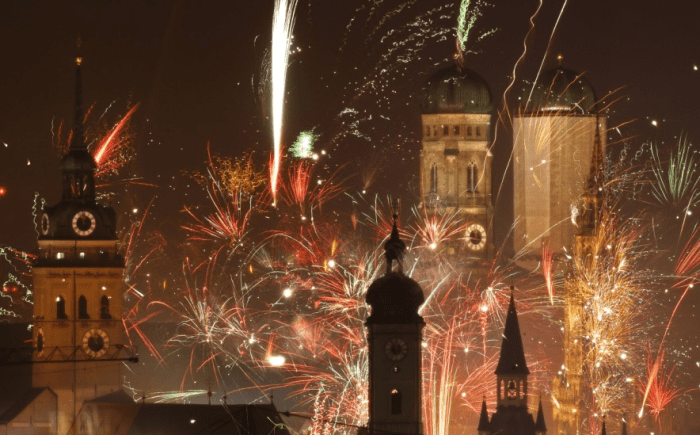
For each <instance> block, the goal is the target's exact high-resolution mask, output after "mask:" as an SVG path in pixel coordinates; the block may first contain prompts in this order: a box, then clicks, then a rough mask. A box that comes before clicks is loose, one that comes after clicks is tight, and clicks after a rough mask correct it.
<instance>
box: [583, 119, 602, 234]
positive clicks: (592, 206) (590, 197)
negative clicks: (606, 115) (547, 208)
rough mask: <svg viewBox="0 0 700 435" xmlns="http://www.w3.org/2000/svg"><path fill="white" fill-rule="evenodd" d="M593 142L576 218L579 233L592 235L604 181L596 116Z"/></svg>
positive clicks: (598, 122)
mask: <svg viewBox="0 0 700 435" xmlns="http://www.w3.org/2000/svg"><path fill="white" fill-rule="evenodd" d="M595 122H596V125H595V140H594V142H593V152H592V153H591V168H590V171H589V172H588V180H586V185H585V188H584V192H583V202H584V204H583V209H582V210H581V213H580V215H579V218H578V226H579V233H580V234H584V235H586V234H587V235H592V234H593V233H594V232H595V229H596V227H597V222H598V210H599V207H600V205H601V203H602V191H603V189H602V184H603V182H604V180H605V173H604V171H605V149H604V148H603V145H602V144H603V142H602V140H601V138H600V121H599V118H598V116H596V121H595Z"/></svg>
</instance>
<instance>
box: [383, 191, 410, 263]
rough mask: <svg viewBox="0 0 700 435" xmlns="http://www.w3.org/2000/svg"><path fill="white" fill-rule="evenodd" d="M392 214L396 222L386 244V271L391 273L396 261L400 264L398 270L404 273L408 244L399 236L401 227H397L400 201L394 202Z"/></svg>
mask: <svg viewBox="0 0 700 435" xmlns="http://www.w3.org/2000/svg"><path fill="white" fill-rule="evenodd" d="M392 209H393V210H392V215H391V217H392V218H393V220H394V224H393V226H392V228H391V236H390V237H389V240H387V241H386V243H385V244H384V257H385V258H386V273H390V272H391V269H392V263H393V262H394V261H396V262H397V264H398V272H399V273H403V253H404V251H405V250H406V244H405V243H404V241H403V240H401V237H399V229H398V227H397V222H398V220H399V202H398V200H397V201H394V202H393V203H392Z"/></svg>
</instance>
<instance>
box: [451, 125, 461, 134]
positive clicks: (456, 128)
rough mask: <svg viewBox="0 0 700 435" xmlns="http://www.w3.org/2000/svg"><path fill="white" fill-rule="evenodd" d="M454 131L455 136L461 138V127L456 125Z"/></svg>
mask: <svg viewBox="0 0 700 435" xmlns="http://www.w3.org/2000/svg"><path fill="white" fill-rule="evenodd" d="M452 131H453V133H454V135H455V136H459V125H455V126H454V128H453V129H452Z"/></svg>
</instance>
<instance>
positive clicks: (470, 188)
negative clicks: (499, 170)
mask: <svg viewBox="0 0 700 435" xmlns="http://www.w3.org/2000/svg"><path fill="white" fill-rule="evenodd" d="M478 182H479V174H478V173H477V169H476V162H473V161H472V162H471V163H469V166H467V192H469V193H473V192H476V185H477V183H478Z"/></svg>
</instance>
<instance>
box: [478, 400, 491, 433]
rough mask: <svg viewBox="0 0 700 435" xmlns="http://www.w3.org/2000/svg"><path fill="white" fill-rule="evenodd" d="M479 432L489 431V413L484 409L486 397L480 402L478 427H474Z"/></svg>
mask: <svg viewBox="0 0 700 435" xmlns="http://www.w3.org/2000/svg"><path fill="white" fill-rule="evenodd" d="M476 430H477V431H479V433H481V432H491V429H490V426H489V413H488V411H487V410H486V398H485V397H484V400H483V401H482V402H481V415H480V416H479V427H478V428H477V429H476Z"/></svg>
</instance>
